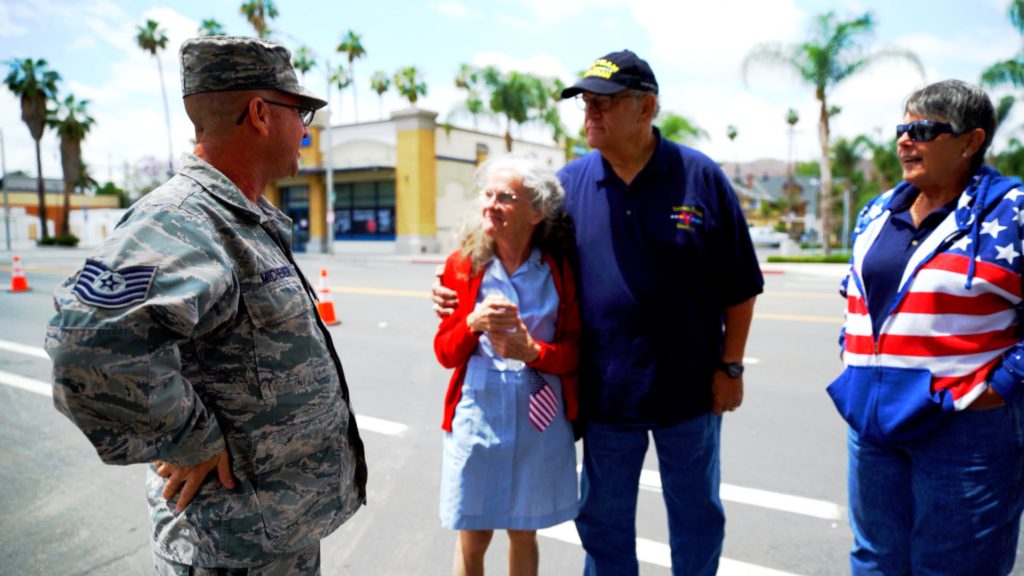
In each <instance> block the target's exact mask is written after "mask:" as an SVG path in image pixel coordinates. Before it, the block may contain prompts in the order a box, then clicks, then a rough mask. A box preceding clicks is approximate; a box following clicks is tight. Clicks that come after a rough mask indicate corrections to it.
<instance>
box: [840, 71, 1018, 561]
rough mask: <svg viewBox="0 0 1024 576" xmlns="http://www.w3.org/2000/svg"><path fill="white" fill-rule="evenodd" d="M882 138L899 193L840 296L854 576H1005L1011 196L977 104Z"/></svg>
mask: <svg viewBox="0 0 1024 576" xmlns="http://www.w3.org/2000/svg"><path fill="white" fill-rule="evenodd" d="M903 122H904V123H903V124H900V125H898V126H897V128H896V133H897V137H898V138H897V142H896V145H897V152H898V154H899V159H900V163H901V166H902V169H903V179H904V180H903V182H902V183H900V184H899V185H898V186H896V188H894V189H893V190H890V191H888V192H886V193H884V194H882V195H881V196H879V197H878V198H875V199H874V200H872V201H871V202H870V203H869V204H868V205H867V206H865V208H864V210H863V211H862V212H861V214H860V216H859V218H858V222H857V226H856V229H855V230H854V235H855V240H854V245H853V254H852V257H851V266H850V271H849V273H848V275H847V277H846V278H845V279H844V281H843V285H842V293H843V295H844V296H845V297H846V299H847V309H846V322H845V326H844V328H843V332H842V336H841V338H840V341H841V344H842V347H843V352H842V356H843V361H844V364H845V370H844V371H843V373H842V375H841V376H840V377H839V378H838V379H836V381H835V382H833V383H832V384H831V385H830V386H829V388H828V393H829V395H830V396H831V397H832V400H833V402H834V403H835V405H836V407H837V408H838V410H839V412H840V414H841V415H842V416H843V418H844V419H845V420H846V421H847V423H848V424H849V440H848V450H849V477H848V488H849V498H850V523H851V527H852V529H853V534H854V543H853V548H852V551H851V554H850V560H851V571H852V573H853V574H926V573H927V574H965V575H966V574H971V575H982V574H985V575H987V574H1000V575H1001V574H1008V573H1009V572H1010V571H1011V570H1012V568H1013V562H1014V558H1015V554H1016V546H1017V538H1018V533H1019V529H1020V517H1021V510H1022V505H1024V497H1022V496H1024V489H1022V480H1024V479H1022V475H1024V410H1022V407H1024V395H1022V394H1021V391H1022V390H1024V344H1022V341H1021V336H1022V331H1021V328H1022V323H1021V318H1020V314H1021V310H1022V298H1021V268H1022V263H1024V254H1022V253H1024V249H1022V248H1021V226H1022V225H1024V214H1022V210H1024V191H1022V190H1021V189H1020V188H1018V186H1019V185H1020V182H1019V181H1018V180H1016V179H1010V178H1006V177H1003V176H1001V175H1000V174H999V173H998V172H997V171H996V170H994V169H992V168H991V167H988V166H984V165H983V161H984V156H985V151H986V150H987V148H988V146H989V144H990V143H991V142H992V134H993V132H994V130H995V125H996V122H995V114H994V111H993V107H992V103H991V101H990V100H989V98H988V96H987V95H986V94H985V93H984V92H983V91H982V90H980V89H979V88H977V87H975V86H972V85H969V84H966V83H964V82H960V81H955V80H948V81H944V82H939V83H936V84H932V85H930V86H927V87H925V88H923V89H921V90H919V91H917V92H915V93H914V94H912V95H911V96H910V97H909V98H908V99H907V102H906V105H905V107H904V120H903Z"/></svg>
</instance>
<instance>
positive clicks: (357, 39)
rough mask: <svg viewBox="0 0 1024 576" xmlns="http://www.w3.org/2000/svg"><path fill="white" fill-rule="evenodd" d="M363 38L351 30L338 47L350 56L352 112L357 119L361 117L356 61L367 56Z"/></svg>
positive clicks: (341, 51)
mask: <svg viewBox="0 0 1024 576" xmlns="http://www.w3.org/2000/svg"><path fill="white" fill-rule="evenodd" d="M361 40H362V36H360V35H359V34H356V33H355V32H353V31H351V30H349V31H348V33H346V34H345V36H344V37H343V38H342V39H341V43H340V44H338V48H337V50H338V52H340V53H342V54H345V55H346V56H347V57H348V70H349V72H350V75H351V78H352V80H351V84H352V114H353V115H354V116H355V119H356V120H358V119H359V108H358V107H357V106H356V86H355V61H356V60H358V59H359V58H362V57H363V56H366V50H365V49H364V48H363V44H362V42H361Z"/></svg>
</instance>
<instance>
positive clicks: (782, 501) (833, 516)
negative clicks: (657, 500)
mask: <svg viewBox="0 0 1024 576" xmlns="http://www.w3.org/2000/svg"><path fill="white" fill-rule="evenodd" d="M640 488H642V489H644V490H650V491H652V492H661V475H660V474H658V473H657V472H656V471H654V470H642V471H641V472H640ZM718 495H719V497H720V498H721V499H722V500H725V501H728V502H736V503H737V504H747V505H750V506H759V507H761V508H770V509H772V510H780V511H782V512H790V513H793V514H802V515H804V516H811V517H813V518H821V519H823V520H839V519H841V518H843V509H842V508H841V507H839V506H837V505H835V504H833V503H831V502H826V501H824V500H814V499H811V498H804V497H803V496H792V495H789V494H781V493H779V492H769V491H768V490H758V489H757V488H746V487H744V486H736V485H734V484H726V483H724V482H723V483H722V484H721V485H720V486H719V490H718Z"/></svg>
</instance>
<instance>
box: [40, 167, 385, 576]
mask: <svg viewBox="0 0 1024 576" xmlns="http://www.w3.org/2000/svg"><path fill="white" fill-rule="evenodd" d="M290 227H291V222H290V220H289V219H288V218H287V217H286V216H284V215H283V214H282V213H281V212H280V211H278V210H277V209H276V208H274V207H273V206H272V205H270V204H269V203H268V202H267V201H266V200H264V199H262V198H261V199H260V201H259V203H258V204H254V203H253V202H251V201H250V200H248V199H247V198H246V197H245V196H244V195H242V193H241V191H240V190H239V189H238V188H237V187H236V186H235V185H234V184H232V183H231V181H229V180H228V179H227V178H226V177H225V176H224V175H223V174H221V173H220V172H218V171H217V170H216V169H214V168H213V167H212V166H210V165H209V164H207V163H206V162H204V161H203V160H201V159H199V158H198V157H196V156H192V155H186V156H185V157H184V167H183V168H182V170H181V171H180V172H179V173H178V174H176V175H175V176H174V177H173V178H171V179H170V180H169V181H168V182H167V183H166V184H164V185H163V186H161V187H159V188H157V189H156V190H154V191H153V192H151V193H150V194H148V195H147V196H146V197H145V198H144V199H142V200H140V201H139V202H138V203H137V204H136V205H135V206H134V207H133V208H132V209H131V210H130V211H129V212H128V213H127V214H126V215H125V217H124V219H123V220H122V221H121V222H120V223H119V224H118V226H117V228H116V229H115V230H114V232H113V233H112V235H111V236H110V238H108V239H107V240H106V241H105V242H104V244H103V245H102V246H100V247H99V248H98V249H96V251H95V252H94V253H93V254H92V256H91V257H90V258H88V259H87V260H86V263H85V266H84V267H83V268H82V270H81V271H79V272H78V273H77V274H75V275H74V276H72V277H70V278H68V279H67V280H66V281H65V282H64V283H63V285H62V286H61V287H60V288H58V289H57V291H56V293H55V295H54V299H55V304H56V308H57V315H56V316H55V317H54V318H53V319H52V320H51V321H50V324H49V327H48V330H47V336H46V349H47V352H48V353H49V354H50V356H51V357H52V358H53V366H54V367H53V382H54V386H53V398H54V404H55V405H56V407H57V409H58V410H60V411H61V412H63V413H64V414H65V415H67V416H68V418H70V419H71V420H72V421H73V422H74V423H75V425H77V426H78V427H79V428H80V429H81V430H82V432H84V433H85V435H86V436H87V437H88V438H89V440H90V441H91V442H92V444H93V445H94V446H95V447H96V451H97V453H98V454H99V455H100V457H101V458H102V459H103V461H104V462H106V463H108V464H131V463H136V462H152V461H154V460H158V459H159V460H165V461H168V462H171V463H173V464H178V465H189V464H195V463H198V462H202V461H204V460H208V459H210V458H211V457H213V456H215V455H216V454H218V453H219V452H220V451H221V450H222V449H223V448H224V447H225V446H226V447H227V449H228V451H229V453H230V454H231V463H232V467H233V470H234V474H235V477H236V478H237V479H238V482H237V485H236V487H235V489H234V490H228V489H226V488H224V487H223V486H221V484H220V482H219V481H218V480H217V478H216V472H213V473H211V474H210V475H209V476H208V477H207V479H206V482H205V483H204V484H203V487H202V489H201V490H200V492H199V494H198V495H197V496H196V497H195V498H194V499H193V501H192V502H191V503H190V504H189V505H188V507H187V508H186V509H185V511H184V512H182V513H181V514H175V513H174V512H173V510H174V503H175V500H174V499H172V500H171V501H166V500H164V498H163V497H162V496H161V492H162V490H163V484H164V480H163V478H160V477H159V476H157V475H156V474H155V472H154V471H153V469H152V467H150V470H149V475H148V481H147V492H148V498H149V505H150V511H151V516H152V522H153V537H154V540H155V542H154V548H155V550H156V551H157V553H159V554H161V555H162V556H164V557H166V558H169V559H171V560H174V561H177V562H181V563H185V564H194V565H205V566H220V567H245V566H251V565H254V564H260V563H263V562H266V561H267V558H269V557H271V556H273V555H275V554H278V553H282V552H286V551H291V550H295V549H298V548H301V547H304V546H308V545H310V544H312V543H314V542H316V541H317V540H319V539H320V538H323V537H324V536H326V535H327V534H329V533H330V532H332V531H333V530H334V529H336V528H337V527H338V526H339V525H341V523H342V522H344V521H345V520H346V519H347V518H348V517H350V516H351V515H352V514H353V513H354V512H355V511H356V510H357V509H358V508H359V506H361V505H362V504H364V503H365V499H366V464H365V460H364V456H363V445H362V441H361V440H360V438H359V433H358V430H357V428H356V422H355V418H354V416H353V414H352V412H351V411H350V404H349V395H348V387H347V385H346V382H345V376H344V373H343V371H342V367H341V362H340V360H339V359H338V356H337V354H336V352H335V350H334V346H333V344H332V342H331V337H330V334H329V333H328V332H327V330H326V328H325V327H324V326H323V324H322V323H321V322H320V321H319V318H318V316H317V314H316V310H315V306H314V305H313V301H312V300H311V296H310V289H309V286H308V284H307V283H306V281H305V279H304V278H303V277H302V276H301V274H300V272H299V271H298V269H297V268H296V267H295V264H294V261H293V260H292V258H291V249H290V241H291V238H290Z"/></svg>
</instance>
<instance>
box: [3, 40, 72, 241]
mask: <svg viewBox="0 0 1024 576" xmlns="http://www.w3.org/2000/svg"><path fill="white" fill-rule="evenodd" d="M6 63H7V65H8V67H9V70H8V73H7V76H6V77H5V78H4V84H7V88H8V89H9V90H10V91H11V92H13V93H14V95H15V96H17V97H18V98H20V99H21V120H22V121H23V122H24V123H25V125H26V126H28V131H29V132H30V133H31V134H32V139H33V140H35V143H36V192H37V194H38V195H39V227H40V229H41V230H42V238H43V240H46V239H48V238H49V233H48V232H47V231H46V191H45V189H44V187H43V160H42V153H41V152H40V149H39V140H40V139H41V138H42V137H43V130H44V129H45V128H46V104H47V102H49V101H50V100H53V99H54V98H56V97H57V82H59V81H60V74H58V73H57V72H56V71H55V70H50V68H49V65H48V64H47V63H46V60H42V59H39V60H33V59H31V58H23V59H18V58H14V59H11V60H7V61H6Z"/></svg>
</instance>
